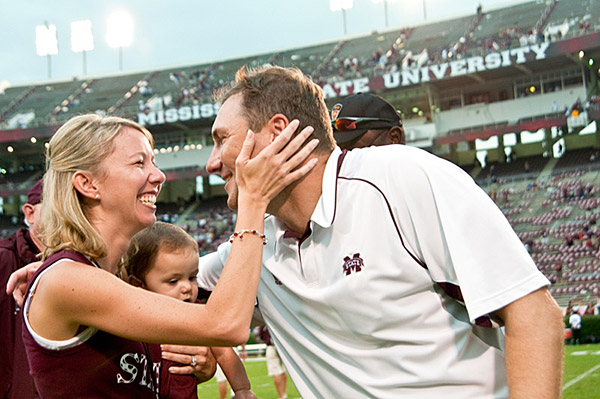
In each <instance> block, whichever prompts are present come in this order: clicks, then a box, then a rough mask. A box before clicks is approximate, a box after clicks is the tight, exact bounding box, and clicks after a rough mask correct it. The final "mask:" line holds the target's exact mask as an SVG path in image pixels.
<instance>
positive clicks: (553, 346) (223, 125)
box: [198, 67, 563, 399]
mask: <svg viewBox="0 0 600 399" xmlns="http://www.w3.org/2000/svg"><path fill="white" fill-rule="evenodd" d="M220 99H221V102H222V106H221V108H220V110H219V114H218V116H217V118H216V120H215V122H214V125H213V128H212V134H213V139H214V141H215V146H214V148H213V151H212V153H211V156H210V159H209V161H208V164H207V170H208V171H209V172H211V173H215V174H219V175H220V176H221V177H222V178H223V179H224V180H225V181H226V182H227V183H226V185H225V190H226V191H227V194H228V199H227V203H228V205H229V207H231V208H232V209H235V208H236V206H237V186H236V181H235V160H236V158H237V154H239V151H240V149H241V144H242V142H243V141H244V138H245V137H246V131H247V130H248V129H252V130H253V131H254V132H255V148H254V153H256V152H258V151H259V150H260V149H261V148H263V147H264V146H265V145H267V143H269V142H271V141H272V140H273V138H274V137H276V136H277V135H278V134H279V133H280V132H281V131H282V130H283V129H284V128H285V127H286V126H287V125H288V124H290V123H297V122H294V121H293V120H296V119H297V120H299V121H300V126H299V127H298V131H300V130H301V129H302V128H303V127H305V126H307V125H310V126H312V127H314V132H313V135H312V136H313V137H316V138H318V139H319V140H320V143H319V146H318V147H317V149H316V150H315V152H314V153H313V155H312V156H311V158H316V159H317V165H316V166H315V167H314V169H313V170H312V171H311V172H310V173H309V174H308V175H307V176H306V177H305V178H304V179H302V180H301V181H299V182H297V183H295V184H293V185H292V186H290V187H288V188H286V189H285V190H284V191H283V192H282V193H281V194H280V195H279V196H277V197H276V198H274V200H273V201H272V202H271V204H270V206H269V208H268V212H269V213H270V214H271V215H272V216H269V217H268V218H267V219H266V221H265V231H264V233H265V234H266V236H267V237H268V243H267V245H265V247H264V251H263V270H262V274H261V282H260V286H259V289H258V294H257V308H258V310H259V311H260V313H261V314H262V318H263V319H264V321H265V322H266V324H267V326H268V328H269V331H270V332H271V336H272V338H273V340H274V342H275V345H276V346H277V349H278V351H279V354H280V356H281V357H282V359H283V361H284V364H285V366H286V368H287V369H288V372H289V374H290V376H291V377H292V380H293V381H294V383H295V385H296V387H297V388H298V391H299V392H300V394H301V395H302V397H303V398H305V399H307V398H364V397H371V398H400V397H402V398H419V399H424V398H477V399H485V398H495V399H496V398H507V397H508V394H509V390H510V395H511V398H558V397H559V396H560V386H561V375H562V345H563V322H562V315H561V312H560V309H559V308H558V306H557V305H556V303H555V302H554V300H553V299H552V297H551V296H550V295H549V293H548V290H547V288H546V286H547V285H548V281H547V280H546V279H545V278H544V277H543V275H542V274H541V273H540V272H539V271H538V270H537V268H536V266H535V264H534V263H533V261H532V260H531V258H530V257H529V255H528V254H527V251H526V250H525V248H524V247H523V245H522V244H521V242H520V241H519V239H518V237H517V236H516V234H515V233H514V232H513V230H512V229H511V227H510V225H509V224H508V222H507V221H506V219H505V218H504V216H503V215H502V213H501V212H500V210H499V209H498V208H497V207H496V206H495V205H494V203H493V202H492V201H491V200H490V199H489V197H488V196H487V195H486V194H485V192H483V191H482V190H481V189H479V188H478V187H477V186H476V185H475V183H474V182H473V180H472V179H471V178H470V177H469V176H468V175H467V174H465V173H464V172H463V171H462V170H460V168H458V167H457V166H455V165H453V164H451V163H449V162H447V161H444V160H442V159H440V158H438V157H436V156H434V155H431V154H429V153H427V152H425V151H422V150H420V149H416V148H412V147H408V146H397V145H391V146H381V147H370V148H366V149H358V150H353V151H350V152H343V151H342V150H341V149H339V148H336V147H335V143H334V141H333V138H332V131H331V125H330V120H329V117H328V112H327V108H326V105H325V103H324V101H323V94H322V91H321V89H320V88H319V87H318V86H317V85H315V84H313V83H312V82H311V81H309V80H308V79H307V78H305V77H304V76H303V75H302V73H301V72H300V71H298V70H294V69H285V68H279V67H268V68H261V69H259V70H256V71H252V72H250V73H245V72H244V71H243V70H242V71H240V72H238V75H237V76H236V82H235V83H234V84H233V85H232V87H230V88H229V89H228V90H227V91H225V93H224V94H223V95H222V96H221V98H220ZM309 162H310V161H309ZM228 249H229V246H228V245H227V244H224V245H222V246H220V247H219V250H218V252H217V253H214V254H210V255H207V256H205V257H203V258H202V259H201V261H200V274H199V277H198V281H199V283H200V285H201V286H202V287H203V288H208V289H210V288H212V287H214V285H215V284H216V282H217V280H218V277H219V275H220V272H221V270H222V268H223V265H224V264H225V260H226V258H227V254H228ZM500 324H503V325H504V326H505V328H506V335H504V334H503V331H502V330H501V329H500V328H498V326H499V325H500ZM542 326H543V327H542Z"/></svg>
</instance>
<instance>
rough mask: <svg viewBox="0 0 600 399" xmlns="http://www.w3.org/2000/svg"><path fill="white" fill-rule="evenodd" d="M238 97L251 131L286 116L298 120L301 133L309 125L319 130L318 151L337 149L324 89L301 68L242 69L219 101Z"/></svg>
mask: <svg viewBox="0 0 600 399" xmlns="http://www.w3.org/2000/svg"><path fill="white" fill-rule="evenodd" d="M237 94H241V95H242V108H243V110H244V114H245V115H244V116H245V117H246V121H247V122H248V127H249V128H250V129H252V130H254V131H260V130H261V129H262V128H263V127H264V126H265V124H266V123H267V122H268V121H269V120H270V119H271V117H273V115H276V114H282V115H285V116H286V117H287V118H288V119H289V120H290V121H292V120H294V119H298V121H299V122H300V126H299V127H298V130H297V133H299V132H300V131H302V129H304V128H305V127H306V126H312V127H313V128H314V129H315V130H314V132H313V134H312V135H311V138H318V139H319V145H318V146H317V148H316V150H315V151H316V152H321V153H328V152H331V151H333V149H334V148H335V142H334V140H333V132H332V129H331V122H330V119H329V111H328V109H327V105H326V104H325V101H324V99H323V90H322V89H321V88H320V87H319V86H318V85H317V84H315V83H314V82H313V81H312V80H310V78H308V77H306V76H305V75H304V74H303V73H302V71H300V70H299V69H298V68H282V67H278V66H265V67H260V68H256V69H248V70H246V68H245V67H242V68H240V69H239V70H238V71H237V73H236V75H235V82H233V83H231V85H229V86H225V87H224V88H222V89H221V90H220V91H218V92H217V93H215V99H216V101H218V102H220V103H224V102H225V101H227V99H229V98H230V97H232V96H234V95H237Z"/></svg>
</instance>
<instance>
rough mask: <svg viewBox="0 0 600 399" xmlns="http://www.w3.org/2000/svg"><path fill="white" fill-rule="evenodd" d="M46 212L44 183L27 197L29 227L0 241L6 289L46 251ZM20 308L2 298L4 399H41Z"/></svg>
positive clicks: (1, 389)
mask: <svg viewBox="0 0 600 399" xmlns="http://www.w3.org/2000/svg"><path fill="white" fill-rule="evenodd" d="M41 210H42V179H40V180H38V181H37V182H36V183H35V184H34V185H33V187H31V189H30V190H29V193H28V194H27V202H26V203H25V205H23V214H24V215H25V224H26V225H27V226H28V228H25V227H23V228H21V229H19V230H17V231H16V232H15V233H14V234H13V235H11V236H9V237H7V238H5V239H3V240H0V279H1V280H0V284H2V286H5V285H6V282H7V281H8V278H9V276H10V274H11V273H12V272H14V271H15V270H17V269H19V268H21V267H23V266H25V265H26V264H28V263H31V262H35V261H36V260H37V255H38V254H39V253H40V252H41V251H42V250H43V249H44V245H43V244H42V241H41V239H40V238H39V237H38V223H39V220H40V214H41ZM19 317H20V315H19V308H18V306H17V304H16V303H15V301H14V299H13V298H12V297H11V296H8V295H0V320H1V321H0V323H1V324H2V329H1V330H2V333H0V337H1V338H0V346H1V349H0V353H2V354H3V355H2V356H0V375H1V376H2V379H1V381H2V383H1V384H2V385H0V398H24V399H27V398H34V397H37V395H36V393H35V388H34V385H33V380H32V379H31V376H30V375H29V366H28V364H27V357H26V354H25V348H24V346H23V341H22V339H21V321H20V320H19Z"/></svg>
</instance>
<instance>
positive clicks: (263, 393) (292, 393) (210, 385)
mask: <svg viewBox="0 0 600 399" xmlns="http://www.w3.org/2000/svg"><path fill="white" fill-rule="evenodd" d="M244 365H245V366H246V372H247V373H248V377H249V378H250V383H251V384H252V391H253V392H254V393H255V394H256V396H257V397H258V398H259V399H277V391H275V385H273V377H269V376H268V375H267V362H266V361H264V360H261V361H254V360H253V359H250V360H248V361H247V362H245V363H244ZM287 395H288V398H289V399H294V398H296V399H297V398H300V395H299V394H298V391H296V388H295V387H294V383H293V382H292V380H290V377H289V376H288V384H287ZM228 397H229V396H228ZM198 398H199V399H219V390H218V387H217V381H216V380H215V379H214V378H213V379H211V380H210V381H207V382H205V383H204V384H200V385H198Z"/></svg>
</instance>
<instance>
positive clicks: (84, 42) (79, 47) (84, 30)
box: [71, 19, 94, 75]
mask: <svg viewBox="0 0 600 399" xmlns="http://www.w3.org/2000/svg"><path fill="white" fill-rule="evenodd" d="M93 49H94V36H93V35H92V22H91V21H90V20H87V19H86V20H83V21H74V22H71V50H73V52H74V53H79V52H80V53H82V54H83V74H84V75H87V60H86V54H87V52H88V51H92V50H93Z"/></svg>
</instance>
